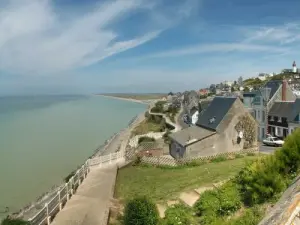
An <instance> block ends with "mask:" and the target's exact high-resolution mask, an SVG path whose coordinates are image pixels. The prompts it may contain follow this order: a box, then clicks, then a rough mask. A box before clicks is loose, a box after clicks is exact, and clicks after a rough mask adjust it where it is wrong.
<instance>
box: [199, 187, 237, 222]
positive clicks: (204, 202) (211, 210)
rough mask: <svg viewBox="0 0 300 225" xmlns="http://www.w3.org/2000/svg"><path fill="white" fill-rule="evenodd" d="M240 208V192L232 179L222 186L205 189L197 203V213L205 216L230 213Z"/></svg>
mask: <svg viewBox="0 0 300 225" xmlns="http://www.w3.org/2000/svg"><path fill="white" fill-rule="evenodd" d="M240 208H241V198H240V194H239V191H238V189H237V186H236V184H235V183H233V182H231V181H229V182H227V183H226V184H224V185H223V186H222V187H220V188H216V189H214V190H209V191H205V192H204V193H203V194H202V195H201V198H200V199H199V200H198V201H197V202H196V204H195V210H196V213H197V214H198V215H200V216H204V218H210V216H213V217H214V216H226V215H230V214H232V213H234V212H236V211H237V210H238V209H240Z"/></svg>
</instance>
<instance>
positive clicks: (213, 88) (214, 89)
mask: <svg viewBox="0 0 300 225" xmlns="http://www.w3.org/2000/svg"><path fill="white" fill-rule="evenodd" d="M209 91H210V92H211V93H216V85H215V84H211V85H210V87H209Z"/></svg>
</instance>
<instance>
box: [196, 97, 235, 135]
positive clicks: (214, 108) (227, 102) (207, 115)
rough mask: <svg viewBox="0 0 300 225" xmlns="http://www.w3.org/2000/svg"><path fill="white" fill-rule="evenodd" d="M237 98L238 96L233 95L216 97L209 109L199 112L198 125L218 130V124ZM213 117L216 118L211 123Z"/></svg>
mask: <svg viewBox="0 0 300 225" xmlns="http://www.w3.org/2000/svg"><path fill="white" fill-rule="evenodd" d="M236 100H237V98H233V97H229V98H228V97H215V98H214V99H213V100H212V102H211V103H210V104H209V106H208V107H207V109H206V110H203V111H202V112H201V113H200V114H199V117H198V121H197V123H196V125H197V126H199V127H204V128H207V129H211V130H213V131H216V129H217V127H218V125H219V124H220V123H221V121H222V120H223V118H224V116H225V115H226V114H227V112H228V111H229V109H230V108H231V107H232V105H233V103H234V102H235V101H236ZM212 118H214V122H212V123H211V121H210V120H211V119H212Z"/></svg>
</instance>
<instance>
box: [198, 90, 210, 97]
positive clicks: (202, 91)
mask: <svg viewBox="0 0 300 225" xmlns="http://www.w3.org/2000/svg"><path fill="white" fill-rule="evenodd" d="M199 95H200V96H206V95H208V90H207V89H200V90H199Z"/></svg>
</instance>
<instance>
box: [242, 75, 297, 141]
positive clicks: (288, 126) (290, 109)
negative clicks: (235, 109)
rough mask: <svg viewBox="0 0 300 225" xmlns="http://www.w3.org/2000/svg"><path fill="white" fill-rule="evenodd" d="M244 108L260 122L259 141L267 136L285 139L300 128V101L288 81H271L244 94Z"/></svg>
mask: <svg viewBox="0 0 300 225" xmlns="http://www.w3.org/2000/svg"><path fill="white" fill-rule="evenodd" d="M243 102H244V106H245V107H246V108H247V109H248V111H249V112H250V113H251V114H252V116H253V117H254V118H255V119H256V121H257V122H258V139H259V140H262V139H264V138H265V137H266V135H267V134H271V135H272V136H276V137H279V138H282V139H284V138H285V137H286V136H287V135H289V134H290V133H292V132H293V131H294V130H295V129H296V128H298V127H299V126H300V121H299V113H300V99H298V98H297V97H296V95H295V94H294V92H293V90H292V88H291V87H290V85H289V84H288V82H287V81H286V80H271V81H269V82H267V83H266V84H265V86H264V87H262V88H261V89H260V90H258V91H255V92H250V93H244V94H243Z"/></svg>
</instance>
